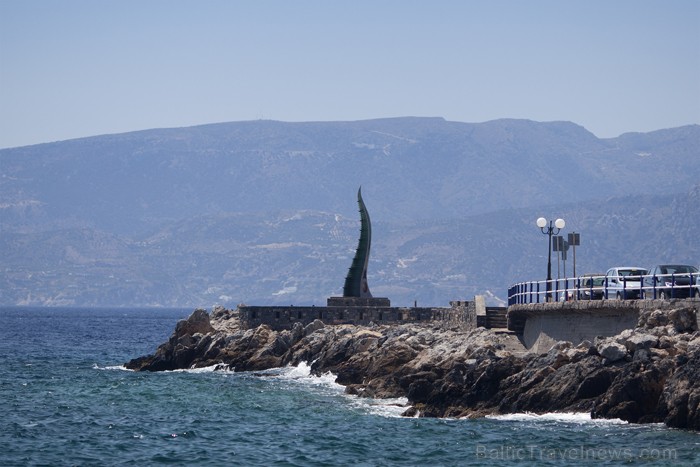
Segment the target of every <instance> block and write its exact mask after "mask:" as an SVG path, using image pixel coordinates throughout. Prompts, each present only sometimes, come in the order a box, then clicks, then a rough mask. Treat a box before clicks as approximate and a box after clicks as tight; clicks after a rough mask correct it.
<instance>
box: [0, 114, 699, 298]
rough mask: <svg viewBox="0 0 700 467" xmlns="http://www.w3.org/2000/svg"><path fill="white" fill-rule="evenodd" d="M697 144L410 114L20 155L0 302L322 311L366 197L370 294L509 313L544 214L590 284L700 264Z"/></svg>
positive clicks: (184, 133)
mask: <svg viewBox="0 0 700 467" xmlns="http://www.w3.org/2000/svg"><path fill="white" fill-rule="evenodd" d="M698 147H700V126H697V125H694V126H687V127H681V128H675V129H668V130H661V131H657V132H652V133H646V134H626V135H622V136H620V137H618V138H614V139H598V138H596V137H595V136H594V135H592V134H591V133H589V132H588V131H586V130H585V129H584V128H582V127H580V126H577V125H575V124H572V123H567V122H551V123H538V122H531V121H524V120H497V121H493V122H486V123H480V124H468V123H458V122H447V121H444V120H442V119H437V118H435V119H426V118H397V119H384V120H370V121H360V122H329V123H282V122H270V121H257V122H240V123H222V124H214V125H204V126H199V127H191V128H181V129H164V130H147V131H141V132H135V133H126V134H119V135H106V136H96V137H91V138H84V139H78V140H70V141H64V142H58V143H50V144H43V145H37V146H28V147H22V148H13V149H6V150H2V151H0V164H1V165H0V169H1V178H0V208H1V209H0V213H1V215H2V226H1V229H2V230H1V232H2V236H1V238H0V261H2V264H3V269H2V270H1V271H0V304H55V305H58V304H68V305H175V306H199V305H205V306H206V305H209V304H212V303H216V302H218V303H222V304H227V305H230V304H236V303H239V302H246V303H249V304H251V303H258V304H262V303H282V304H285V303H300V304H301V303H307V304H308V303H317V304H322V303H324V301H325V298H326V297H327V296H329V295H331V294H339V293H341V286H342V282H343V278H344V275H345V272H346V270H347V268H348V267H349V264H350V261H351V259H352V253H353V251H354V248H355V245H356V241H357V235H358V231H357V229H358V227H359V218H358V215H357V211H356V208H357V207H356V202H355V193H356V191H357V187H358V186H359V185H362V187H363V195H364V198H365V202H366V203H367V207H368V209H369V211H370V215H371V216H372V221H373V227H374V229H373V235H374V238H373V250H372V257H371V263H370V271H369V276H370V277H369V279H370V286H371V288H372V291H373V293H374V294H375V295H384V296H388V297H390V298H391V299H392V301H393V302H394V303H396V304H397V305H408V304H411V303H413V301H414V300H417V301H418V302H419V303H423V304H435V305H444V304H446V303H447V301H448V300H451V299H457V298H462V299H464V298H470V297H471V296H473V295H474V294H476V293H486V294H487V295H488V294H493V296H494V297H493V298H491V299H490V300H491V301H492V302H494V303H497V302H498V299H504V298H505V297H504V295H505V290H506V288H507V286H508V285H509V284H510V283H512V282H515V281H518V280H524V279H533V278H541V277H540V276H543V275H544V274H543V271H544V268H545V266H546V262H543V261H546V258H545V255H546V238H545V237H544V236H542V235H541V234H540V233H539V231H538V230H537V229H536V227H535V226H534V219H536V218H537V217H539V216H540V215H545V216H548V217H555V216H557V217H558V216H561V217H564V218H565V219H566V220H567V229H566V231H567V232H570V231H571V230H575V231H577V232H580V233H581V238H582V245H581V247H580V248H579V249H578V250H577V260H578V262H579V263H578V266H577V270H578V272H596V271H600V270H604V269H606V268H607V267H608V266H610V265H612V264H613V263H618V262H624V263H626V264H631V263H634V264H638V265H640V266H644V265H647V264H651V263H654V262H657V261H666V260H674V261H683V262H691V263H693V264H696V263H698V262H700V261H699V258H700V252H699V251H698V249H699V247H698V242H697V240H696V238H697V232H698V223H699V222H700V221H699V220H698V219H700V212H699V209H700V208H699V206H700V188H699V187H698V186H697V185H694V184H696V183H697V180H700V157H698V149H697V148H698ZM570 268H571V266H570V265H569V270H570ZM555 271H556V266H555Z"/></svg>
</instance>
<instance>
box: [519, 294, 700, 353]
mask: <svg viewBox="0 0 700 467" xmlns="http://www.w3.org/2000/svg"><path fill="white" fill-rule="evenodd" d="M688 305H690V306H691V307H695V308H696V310H699V309H700V300H697V299H694V300H692V299H691V300H600V301H578V302H556V303H538V304H530V305H512V306H511V307H509V308H508V322H509V328H511V329H514V328H515V327H516V326H519V329H522V341H523V344H524V345H525V346H526V347H527V348H528V349H530V350H532V351H535V352H547V351H548V350H549V349H550V348H551V346H552V345H553V344H554V343H556V342H558V341H570V342H572V343H574V344H578V343H580V342H582V341H584V340H589V341H593V340H594V339H595V338H596V337H598V336H601V337H609V336H614V335H616V334H619V333H620V332H622V331H624V330H625V329H632V328H634V327H636V326H637V321H638V319H639V314H640V313H641V312H642V311H645V310H656V309H660V310H670V309H673V308H678V307H681V306H688ZM696 316H697V317H698V320H699V323H698V328H699V329H700V313H698V312H696ZM523 323H524V326H523Z"/></svg>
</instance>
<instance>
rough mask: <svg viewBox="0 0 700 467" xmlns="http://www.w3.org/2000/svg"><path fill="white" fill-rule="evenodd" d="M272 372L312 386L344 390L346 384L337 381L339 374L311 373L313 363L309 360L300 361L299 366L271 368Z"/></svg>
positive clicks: (277, 375) (282, 377)
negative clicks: (317, 374)
mask: <svg viewBox="0 0 700 467" xmlns="http://www.w3.org/2000/svg"><path fill="white" fill-rule="evenodd" d="M269 371H270V372H271V374H272V375H273V376H275V377H277V378H279V379H289V380H294V381H297V382H300V383H302V384H308V385H310V386H322V387H326V388H329V389H333V390H338V391H341V392H342V391H343V390H344V389H345V387H344V386H342V385H340V384H338V383H336V382H335V380H336V379H337V376H336V375H334V374H333V373H331V372H330V371H329V372H326V373H324V374H322V375H320V376H316V375H312V374H311V365H309V364H308V363H307V362H300V363H299V364H298V365H297V366H291V365H288V366H286V367H284V368H276V369H274V370H269Z"/></svg>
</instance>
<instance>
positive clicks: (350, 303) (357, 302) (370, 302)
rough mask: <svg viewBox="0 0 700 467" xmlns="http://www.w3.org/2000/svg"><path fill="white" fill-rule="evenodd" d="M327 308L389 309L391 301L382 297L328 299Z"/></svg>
mask: <svg viewBox="0 0 700 467" xmlns="http://www.w3.org/2000/svg"><path fill="white" fill-rule="evenodd" d="M326 304H327V306H343V307H363V306H364V307H390V306H391V301H390V300H389V299H388V298H383V297H365V298H360V297H328V300H327V302H326Z"/></svg>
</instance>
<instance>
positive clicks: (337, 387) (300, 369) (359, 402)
mask: <svg viewBox="0 0 700 467" xmlns="http://www.w3.org/2000/svg"><path fill="white" fill-rule="evenodd" d="M257 374H268V375H269V376H271V377H275V378H277V379H279V380H288V381H293V382H295V383H298V384H301V385H302V386H307V387H310V388H313V389H314V390H321V391H322V392H324V393H326V394H328V395H336V396H339V397H342V398H343V399H344V400H345V401H346V402H348V403H349V405H350V407H351V408H352V409H354V410H359V411H361V412H363V413H366V414H370V415H377V416H380V417H388V418H400V417H401V414H403V413H404V412H405V411H406V409H407V408H408V399H407V398H405V397H398V398H392V399H373V398H369V397H359V396H356V395H351V394H345V386H343V385H341V384H338V383H336V379H337V376H336V375H335V374H333V373H331V372H327V373H324V374H322V375H319V376H316V375H313V374H311V365H309V363H308V362H300V363H299V364H298V365H297V366H286V367H284V368H275V369H272V370H266V371H265V372H259V373H257Z"/></svg>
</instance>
